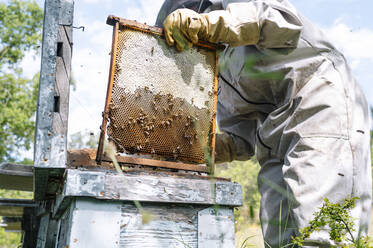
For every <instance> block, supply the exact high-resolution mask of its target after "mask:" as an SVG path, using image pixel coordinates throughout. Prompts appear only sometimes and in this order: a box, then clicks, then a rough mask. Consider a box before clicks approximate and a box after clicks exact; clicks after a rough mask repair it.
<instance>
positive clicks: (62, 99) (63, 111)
mask: <svg viewBox="0 0 373 248" xmlns="http://www.w3.org/2000/svg"><path fill="white" fill-rule="evenodd" d="M56 73H57V76H56V90H57V92H58V95H57V96H58V103H57V105H58V106H56V107H57V108H58V109H57V110H56V111H58V112H55V114H56V113H58V114H59V115H60V118H61V120H62V124H63V129H62V130H61V131H60V132H59V133H60V134H63V135H66V134H67V122H68V116H69V96H70V82H69V77H68V75H67V74H66V70H65V67H64V64H63V60H62V58H61V57H58V58H57V72H56ZM56 100H57V99H56Z"/></svg>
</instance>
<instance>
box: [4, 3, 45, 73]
mask: <svg viewBox="0 0 373 248" xmlns="http://www.w3.org/2000/svg"><path fill="white" fill-rule="evenodd" d="M42 20H43V12H42V10H41V8H40V7H39V6H38V5H37V3H36V2H34V1H33V2H31V1H21V0H10V1H8V2H7V3H0V67H2V66H3V65H8V66H13V65H15V64H16V63H18V62H19V61H20V60H21V59H22V58H23V57H24V54H25V52H26V51H30V50H35V49H36V48H37V47H38V46H39V45H40V40H41V28H42Z"/></svg>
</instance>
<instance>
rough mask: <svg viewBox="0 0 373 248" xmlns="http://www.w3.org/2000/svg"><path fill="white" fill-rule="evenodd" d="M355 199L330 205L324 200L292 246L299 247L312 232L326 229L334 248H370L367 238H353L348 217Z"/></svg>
mask: <svg viewBox="0 0 373 248" xmlns="http://www.w3.org/2000/svg"><path fill="white" fill-rule="evenodd" d="M357 199H358V198H357V197H354V198H351V199H348V198H347V199H345V200H343V202H341V203H331V202H330V201H329V200H328V199H324V204H323V206H322V207H321V208H320V210H319V211H318V212H316V213H315V214H314V216H315V218H314V219H313V220H311V221H310V222H309V226H308V227H305V228H303V229H302V230H300V235H299V236H297V237H295V238H294V237H293V240H292V242H293V244H294V245H297V246H300V247H301V246H302V245H303V244H304V243H305V240H306V239H307V238H309V237H310V235H311V234H312V233H313V232H317V231H320V230H322V229H323V230H325V228H327V230H329V236H330V240H332V241H334V242H335V244H336V245H337V246H334V247H342V248H349V247H360V248H368V247H372V246H370V245H369V238H367V237H358V238H357V239H356V238H354V236H353V233H354V231H355V228H354V219H353V218H352V217H351V216H350V211H351V209H353V208H354V207H355V200H357Z"/></svg>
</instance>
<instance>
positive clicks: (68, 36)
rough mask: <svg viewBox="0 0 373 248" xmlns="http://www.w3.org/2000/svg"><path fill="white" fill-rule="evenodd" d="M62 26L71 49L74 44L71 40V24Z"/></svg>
mask: <svg viewBox="0 0 373 248" xmlns="http://www.w3.org/2000/svg"><path fill="white" fill-rule="evenodd" d="M63 27H64V29H65V33H66V36H67V38H68V39H69V43H70V47H71V51H72V48H73V44H74V41H73V27H72V25H71V26H63Z"/></svg>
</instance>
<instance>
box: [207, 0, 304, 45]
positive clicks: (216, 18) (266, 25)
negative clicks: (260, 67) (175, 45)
mask: <svg viewBox="0 0 373 248" xmlns="http://www.w3.org/2000/svg"><path fill="white" fill-rule="evenodd" d="M202 16H203V18H205V19H206V21H207V23H208V24H207V30H206V32H205V34H206V35H207V37H202V38H203V39H204V40H207V41H209V42H212V43H218V42H222V43H227V44H229V45H230V46H231V47H236V46H245V45H258V46H259V47H262V48H295V47H296V46H297V44H298V40H299V37H300V34H301V31H302V24H301V21H300V19H299V18H298V16H297V13H296V11H295V9H293V8H290V7H289V6H284V5H282V4H281V3H279V2H277V1H271V0H268V1H264V0H263V1H259V0H258V1H250V2H239V3H230V4H228V6H227V8H226V10H217V11H212V12H210V13H208V14H202Z"/></svg>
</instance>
